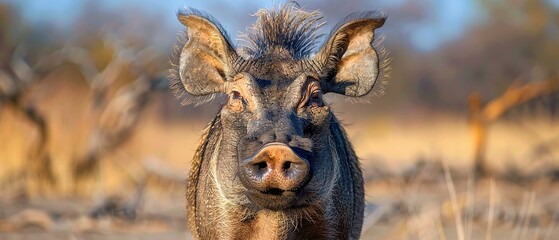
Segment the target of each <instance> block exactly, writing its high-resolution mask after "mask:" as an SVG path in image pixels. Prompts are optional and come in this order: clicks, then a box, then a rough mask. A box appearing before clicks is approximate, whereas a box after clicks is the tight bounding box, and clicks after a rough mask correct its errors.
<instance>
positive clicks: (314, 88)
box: [299, 81, 324, 108]
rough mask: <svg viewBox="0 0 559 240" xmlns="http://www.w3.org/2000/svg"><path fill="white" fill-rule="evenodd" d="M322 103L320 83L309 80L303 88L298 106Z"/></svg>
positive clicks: (319, 105)
mask: <svg viewBox="0 0 559 240" xmlns="http://www.w3.org/2000/svg"><path fill="white" fill-rule="evenodd" d="M322 105H324V103H323V102H322V91H321V90H320V85H319V84H318V82H316V81H312V82H310V83H309V84H308V85H307V87H306V88H305V92H304V94H303V97H302V98H301V102H300V103H299V107H300V108H302V107H321V106H322Z"/></svg>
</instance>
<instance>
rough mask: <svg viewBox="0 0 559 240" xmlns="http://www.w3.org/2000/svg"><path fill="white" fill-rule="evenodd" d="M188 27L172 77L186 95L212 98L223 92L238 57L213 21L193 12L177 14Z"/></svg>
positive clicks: (203, 14) (207, 16)
mask: <svg viewBox="0 0 559 240" xmlns="http://www.w3.org/2000/svg"><path fill="white" fill-rule="evenodd" d="M178 19H179V21H180V22H181V23H182V24H183V25H185V26H186V27H187V30H186V33H187V36H186V37H187V38H186V42H185V43H184V45H183V46H179V48H180V47H182V49H180V52H179V53H178V56H176V57H177V58H178V62H177V63H175V65H177V66H176V67H178V69H176V73H175V75H178V76H175V78H178V79H180V82H181V83H182V85H184V90H186V93H187V94H189V95H190V96H193V97H203V96H212V94H214V93H220V92H224V83H225V81H226V79H227V77H229V76H230V75H231V74H232V72H233V69H232V63H233V62H234V61H235V60H236V59H237V58H238V54H237V52H236V51H235V49H234V47H233V46H232V45H231V43H230V41H229V38H228V37H227V34H226V33H225V31H224V30H223V29H222V27H221V26H220V25H219V23H218V22H217V21H216V20H213V19H212V17H210V16H209V15H207V14H205V13H203V12H201V11H198V10H193V9H187V10H185V11H183V12H179V14H178Z"/></svg>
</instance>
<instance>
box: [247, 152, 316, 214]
mask: <svg viewBox="0 0 559 240" xmlns="http://www.w3.org/2000/svg"><path fill="white" fill-rule="evenodd" d="M239 170H240V175H241V179H242V182H243V183H244V184H245V187H246V188H247V189H248V190H249V191H248V194H247V195H248V197H249V198H250V199H251V201H253V202H255V203H256V204H258V205H259V206H260V207H263V208H268V209H272V210H276V209H283V208H287V207H289V206H291V204H292V203H293V202H294V201H295V200H296V198H297V193H298V192H299V190H301V189H302V188H303V187H304V185H305V184H306V183H307V182H308V181H309V180H310V178H311V176H312V174H311V167H310V165H309V161H308V160H307V159H305V158H303V157H301V156H299V155H298V154H296V153H295V151H294V150H293V149H292V148H291V147H290V146H288V145H286V144H283V143H269V144H266V145H265V146H264V147H262V148H261V149H260V151H258V152H257V153H256V155H254V156H253V157H251V158H248V159H246V160H245V161H243V162H242V164H241V166H240V169H239Z"/></svg>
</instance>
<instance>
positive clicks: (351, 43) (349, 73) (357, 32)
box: [314, 12, 386, 97]
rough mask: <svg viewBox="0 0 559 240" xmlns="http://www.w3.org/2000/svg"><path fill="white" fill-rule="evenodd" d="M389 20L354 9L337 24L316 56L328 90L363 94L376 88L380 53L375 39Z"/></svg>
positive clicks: (357, 95) (352, 95)
mask: <svg viewBox="0 0 559 240" xmlns="http://www.w3.org/2000/svg"><path fill="white" fill-rule="evenodd" d="M385 20H386V17H385V16H384V15H383V14H382V13H378V12H365V13H354V14H351V15H349V16H348V17H346V19H345V20H344V21H342V22H340V23H339V24H338V25H337V27H335V28H334V30H333V31H332V33H331V34H330V37H329V39H328V41H327V42H326V43H325V44H324V45H323V46H322V48H321V49H320V50H319V52H318V54H317V55H316V56H315V59H314V61H315V62H316V63H317V66H320V70H319V71H321V72H320V73H319V74H320V75H321V79H320V81H321V87H322V90H323V91H324V92H334V93H339V94H343V95H346V96H350V97H360V96H363V95H366V94H367V93H369V92H370V91H371V90H372V89H373V86H374V84H375V82H376V81H377V78H378V76H379V57H378V54H377V51H376V50H375V48H374V47H373V46H372V42H373V40H374V35H375V34H374V31H375V29H377V28H380V27H381V26H382V25H383V24H384V21H385Z"/></svg>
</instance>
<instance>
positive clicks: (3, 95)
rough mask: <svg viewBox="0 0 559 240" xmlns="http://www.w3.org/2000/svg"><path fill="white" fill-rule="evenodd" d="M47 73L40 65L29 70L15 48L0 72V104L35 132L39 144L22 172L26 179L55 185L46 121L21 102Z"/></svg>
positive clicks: (20, 50)
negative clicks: (24, 119) (10, 108)
mask: <svg viewBox="0 0 559 240" xmlns="http://www.w3.org/2000/svg"><path fill="white" fill-rule="evenodd" d="M48 70H49V69H46V68H44V67H42V66H40V64H38V65H36V66H33V67H32V66H31V65H30V64H29V63H28V62H27V61H26V60H25V47H24V46H23V45H19V46H17V47H16V48H15V49H14V50H13V52H12V55H11V58H10V59H9V60H8V62H7V63H4V64H3V65H2V66H1V68H0V104H2V103H3V104H8V105H11V106H12V107H13V109H14V110H15V111H17V112H19V113H21V115H22V116H23V117H25V118H26V119H27V120H28V121H29V122H30V123H31V124H32V125H33V126H34V127H35V128H37V131H38V133H39V134H38V135H39V138H38V141H37V142H36V144H35V146H34V147H33V149H32V150H31V151H30V156H28V158H29V165H28V166H29V168H27V169H28V170H24V171H23V172H22V174H23V175H25V176H27V177H36V178H38V180H39V182H42V181H41V180H46V183H49V184H55V182H56V177H55V175H54V174H53V170H52V166H51V158H50V156H49V153H48V149H47V143H48V139H49V133H48V127H47V121H46V119H45V117H44V116H43V114H42V113H40V112H39V111H38V110H37V109H36V107H35V106H34V105H33V104H29V103H26V102H25V101H24V98H25V96H26V94H28V92H29V91H30V89H31V86H32V85H34V84H37V82H38V81H39V80H40V79H42V78H43V77H44V76H45V75H46V74H47V73H48Z"/></svg>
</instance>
